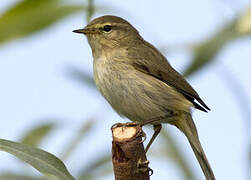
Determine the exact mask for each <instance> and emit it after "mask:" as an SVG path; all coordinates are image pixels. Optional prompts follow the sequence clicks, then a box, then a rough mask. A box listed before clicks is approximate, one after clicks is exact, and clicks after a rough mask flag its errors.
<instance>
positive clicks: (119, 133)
mask: <svg viewBox="0 0 251 180" xmlns="http://www.w3.org/2000/svg"><path fill="white" fill-rule="evenodd" d="M136 133H137V127H136V126H132V127H127V126H124V127H123V126H122V127H115V128H113V129H112V135H113V137H114V138H115V139H116V140H117V141H125V140H128V139H131V138H132V137H134V136H135V135H136Z"/></svg>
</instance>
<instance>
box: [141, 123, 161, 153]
mask: <svg viewBox="0 0 251 180" xmlns="http://www.w3.org/2000/svg"><path fill="white" fill-rule="evenodd" d="M161 127H162V126H161V124H154V125H153V130H154V133H153V136H152V138H151V139H150V141H149V143H148V144H147V146H146V150H145V151H146V153H147V151H148V150H149V148H150V146H151V145H152V143H153V141H154V140H155V138H156V137H157V136H158V134H159V133H160V130H161Z"/></svg>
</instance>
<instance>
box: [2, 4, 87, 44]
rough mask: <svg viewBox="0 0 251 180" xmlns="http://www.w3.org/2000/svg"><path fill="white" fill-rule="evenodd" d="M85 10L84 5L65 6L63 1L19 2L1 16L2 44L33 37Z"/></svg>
mask: <svg viewBox="0 0 251 180" xmlns="http://www.w3.org/2000/svg"><path fill="white" fill-rule="evenodd" d="M84 10H86V7H85V6H83V5H70V4H65V3H63V0H36V1H34V0H22V1H18V2H17V3H16V4H15V5H14V6H12V7H11V8H10V9H8V10H7V11H6V12H5V13H3V14H2V15H1V16H0V44H3V43H5V42H8V41H11V40H16V39H17V38H21V37H24V36H28V35H32V34H33V33H35V32H37V31H40V30H42V29H45V28H47V27H49V26H50V25H52V24H54V23H56V22H58V21H59V20H61V19H63V18H65V17H66V16H69V15H72V14H74V13H77V12H83V11H84Z"/></svg>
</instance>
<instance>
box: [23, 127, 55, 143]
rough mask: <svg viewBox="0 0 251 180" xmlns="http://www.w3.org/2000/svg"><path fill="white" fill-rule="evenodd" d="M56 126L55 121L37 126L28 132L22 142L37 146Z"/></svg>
mask: <svg viewBox="0 0 251 180" xmlns="http://www.w3.org/2000/svg"><path fill="white" fill-rule="evenodd" d="M54 127H55V124H53V123H47V124H43V125H39V126H36V127H34V128H32V129H31V130H30V131H29V132H27V133H26V134H25V135H24V137H23V138H22V140H21V141H20V142H21V143H24V144H28V145H31V146H34V147H37V146H38V145H39V144H40V143H41V141H42V139H43V138H44V137H45V136H46V135H47V134H49V133H50V132H51V130H52V129H53V128H54Z"/></svg>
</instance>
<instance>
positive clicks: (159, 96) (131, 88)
mask: <svg viewBox="0 0 251 180" xmlns="http://www.w3.org/2000/svg"><path fill="white" fill-rule="evenodd" d="M94 80H95V83H96V86H97V88H98V89H99V91H100V92H101V93H102V95H103V96H104V97H105V98H106V100H107V101H108V102H109V103H110V104H111V106H112V107H113V108H114V109H115V110H116V111H117V112H118V113H119V114H122V115H124V116H126V117H128V118H129V119H131V120H132V121H147V120H149V119H151V118H155V117H159V116H164V115H166V114H167V113H168V112H170V110H175V109H176V108H175V107H179V108H180V109H181V110H183V109H184V110H188V108H189V106H190V105H189V104H185V103H184V102H183V101H184V97H183V96H182V95H181V94H179V93H178V92H177V91H176V90H175V89H173V88H172V87H170V86H168V85H166V84H164V83H163V82H161V81H159V80H157V79H155V78H154V77H152V76H149V75H147V74H144V73H142V72H139V71H137V70H135V69H134V68H133V66H130V65H129V64H127V63H123V62H111V61H107V59H96V60H95V61H94Z"/></svg>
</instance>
